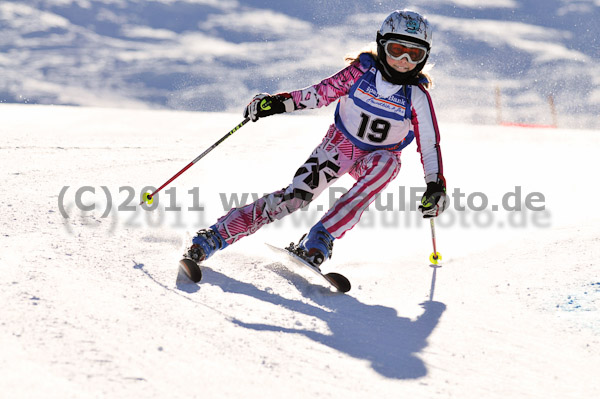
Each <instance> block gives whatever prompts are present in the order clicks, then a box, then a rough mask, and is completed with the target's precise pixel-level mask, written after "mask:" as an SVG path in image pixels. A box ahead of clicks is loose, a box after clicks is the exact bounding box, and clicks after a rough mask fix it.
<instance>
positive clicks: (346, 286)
mask: <svg viewBox="0 0 600 399" xmlns="http://www.w3.org/2000/svg"><path fill="white" fill-rule="evenodd" d="M323 276H324V277H325V278H326V279H327V281H329V282H330V283H331V285H333V286H334V287H335V288H336V289H337V290H338V291H340V292H343V293H346V292H348V291H350V289H351V288H352V285H351V284H350V280H348V279H347V278H346V277H345V276H343V275H341V274H339V273H327V274H324V275H323Z"/></svg>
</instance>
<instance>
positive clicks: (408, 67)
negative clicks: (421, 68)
mask: <svg viewBox="0 0 600 399" xmlns="http://www.w3.org/2000/svg"><path fill="white" fill-rule="evenodd" d="M386 59H387V63H388V65H389V66H391V67H392V68H394V69H395V70H396V71H398V72H408V71H412V70H413V69H415V67H416V66H417V64H413V63H411V62H408V60H407V59H406V58H402V59H401V60H395V59H393V58H391V57H390V56H389V55H386Z"/></svg>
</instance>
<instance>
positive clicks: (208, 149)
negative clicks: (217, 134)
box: [140, 118, 250, 205]
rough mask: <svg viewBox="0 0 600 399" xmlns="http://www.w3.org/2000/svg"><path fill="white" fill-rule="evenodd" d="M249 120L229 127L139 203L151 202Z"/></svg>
mask: <svg viewBox="0 0 600 399" xmlns="http://www.w3.org/2000/svg"><path fill="white" fill-rule="evenodd" d="M249 121H250V118H246V119H244V120H243V121H242V122H241V123H240V124H239V125H237V126H236V127H234V128H233V129H231V130H230V131H229V132H227V134H225V136H223V137H221V138H220V139H219V141H217V142H216V143H214V144H213V145H211V146H210V147H209V148H207V149H206V151H204V152H203V153H202V154H200V155H198V156H197V157H196V159H194V160H193V161H192V162H190V163H189V164H187V165H186V166H185V167H184V168H183V169H181V170H180V171H179V172H177V173H176V174H175V176H173V177H171V178H170V179H169V180H167V181H166V182H165V184H163V185H162V186H160V187H159V188H158V189H156V190H154V192H152V193H145V194H144V196H143V198H144V199H143V200H142V202H140V205H142V204H143V203H144V202H145V203H147V204H148V205H150V204H152V197H154V195H155V194H156V193H158V192H159V191H160V190H162V189H163V188H165V186H166V185H167V184H169V183H171V182H172V181H173V180H175V179H177V178H178V177H179V176H181V174H182V173H183V172H185V171H186V170H188V169H189V168H191V167H192V165H194V164H195V163H196V162H198V161H199V160H201V159H202V158H203V157H204V156H205V155H206V154H208V153H209V152H211V151H212V150H214V149H215V147H216V146H218V145H219V144H221V143H222V142H223V141H225V139H226V138H227V137H229V136H231V135H232V134H233V133H235V132H236V131H238V130H239V129H240V128H241V127H242V126H244V125H245V124H246V123H248V122H249Z"/></svg>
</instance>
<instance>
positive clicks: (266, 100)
mask: <svg viewBox="0 0 600 399" xmlns="http://www.w3.org/2000/svg"><path fill="white" fill-rule="evenodd" d="M294 109H295V107H294V100H293V99H292V96H291V95H290V94H289V93H279V94H275V95H273V96H272V95H270V94H268V93H260V94H257V95H255V96H254V98H253V99H252V101H250V103H249V104H248V105H247V106H246V108H245V109H244V118H250V119H252V122H256V121H257V120H258V118H264V117H265V116H270V115H275V114H283V113H284V112H292V111H294Z"/></svg>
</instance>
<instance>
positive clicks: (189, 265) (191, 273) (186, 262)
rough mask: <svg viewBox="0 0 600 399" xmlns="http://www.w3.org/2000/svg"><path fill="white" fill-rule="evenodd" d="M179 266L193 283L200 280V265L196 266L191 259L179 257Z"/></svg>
mask: <svg viewBox="0 0 600 399" xmlns="http://www.w3.org/2000/svg"><path fill="white" fill-rule="evenodd" d="M179 268H180V269H181V270H182V271H183V272H184V273H185V275H186V276H187V277H188V278H189V279H190V280H192V281H193V282H194V283H197V282H199V281H200V280H202V270H200V266H198V265H197V264H196V262H194V261H193V260H191V259H188V258H183V259H181V260H180V261H179Z"/></svg>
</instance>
